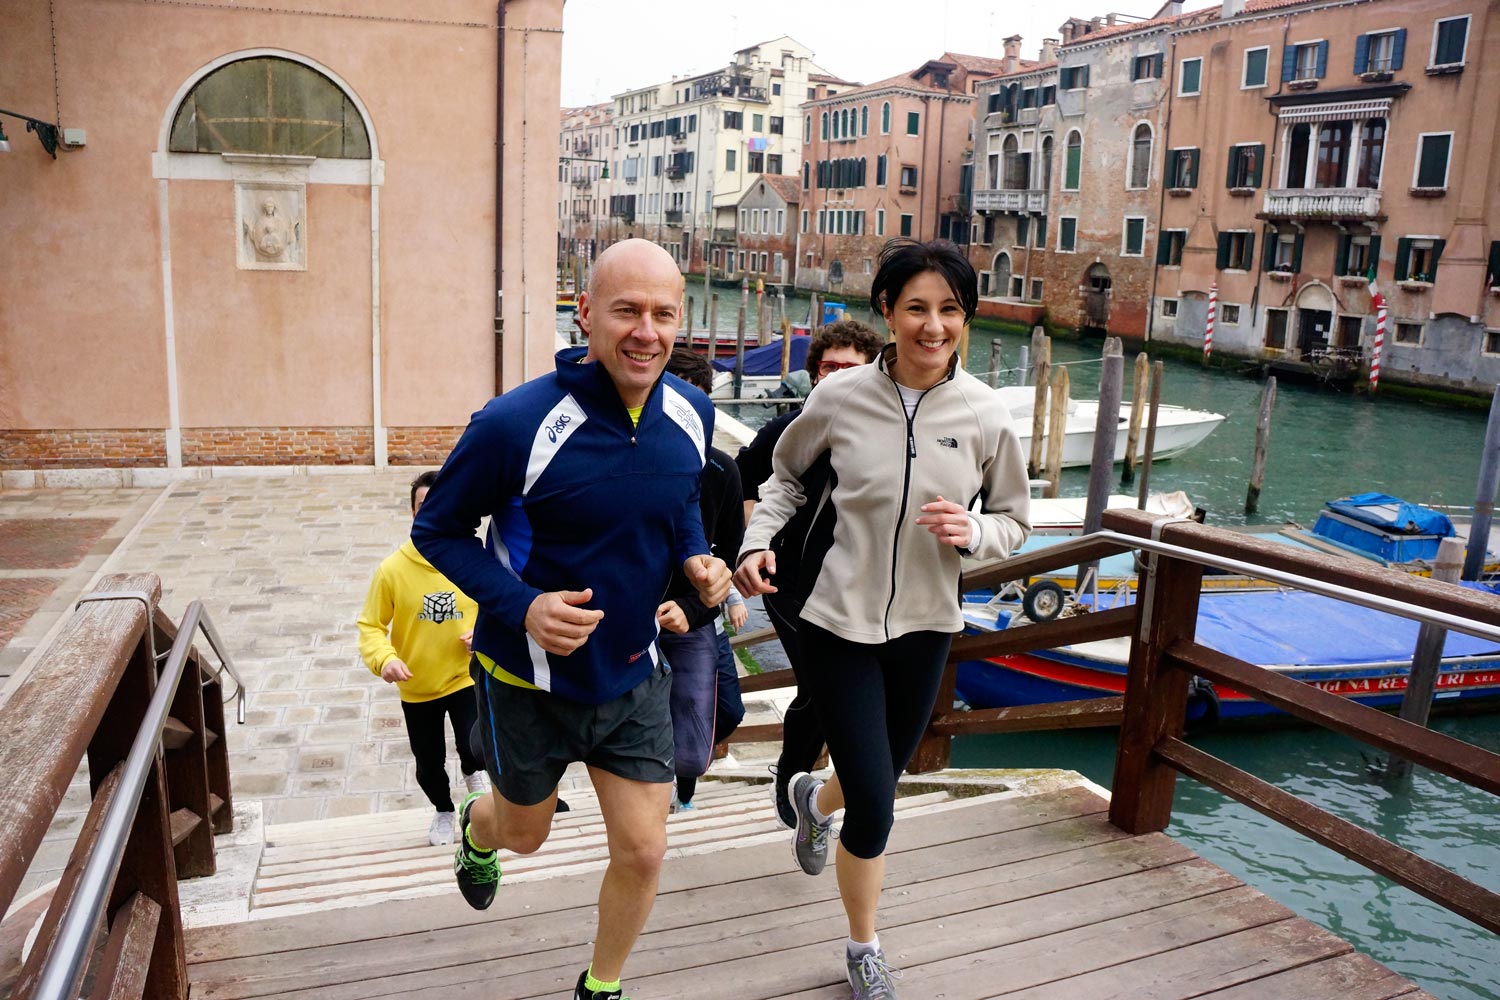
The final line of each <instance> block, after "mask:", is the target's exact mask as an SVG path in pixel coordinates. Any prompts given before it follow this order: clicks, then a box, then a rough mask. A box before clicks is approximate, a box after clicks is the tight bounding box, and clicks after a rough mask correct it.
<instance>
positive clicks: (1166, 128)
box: [1146, 38, 1192, 344]
mask: <svg viewBox="0 0 1500 1000" xmlns="http://www.w3.org/2000/svg"><path fill="white" fill-rule="evenodd" d="M1167 63H1168V65H1167V113H1166V115H1165V116H1164V117H1165V119H1166V122H1165V124H1164V125H1163V126H1162V130H1161V149H1162V152H1163V153H1164V154H1166V156H1169V155H1171V150H1172V102H1173V99H1174V95H1175V94H1176V92H1177V39H1175V38H1174V39H1172V49H1171V51H1170V52H1169V53H1168V58H1167ZM1166 156H1163V157H1162V164H1163V167H1164V168H1165V164H1166V162H1167V160H1166ZM1160 187H1161V194H1159V195H1157V203H1156V245H1157V246H1158V247H1160V246H1161V240H1162V225H1161V224H1162V220H1163V219H1164V218H1165V216H1166V214H1167V178H1166V177H1165V176H1163V177H1162V179H1161V185H1160ZM1191 231H1192V230H1191V229H1190V230H1189V232H1191ZM1182 242H1183V244H1184V245H1186V243H1187V240H1186V239H1184V240H1183V241H1182ZM1158 252H1159V251H1158ZM1177 274H1178V287H1177V294H1178V295H1179V296H1181V295H1182V285H1181V276H1182V272H1181V271H1180V270H1179V271H1178V272H1177ZM1160 275H1161V265H1160V264H1157V265H1156V266H1155V267H1153V268H1152V269H1151V297H1150V298H1148V299H1147V300H1146V343H1148V344H1149V343H1151V326H1152V324H1154V323H1155V322H1156V281H1157V278H1158V277H1159V276H1160Z"/></svg>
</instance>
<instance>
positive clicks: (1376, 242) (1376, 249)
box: [1369, 236, 1380, 274]
mask: <svg viewBox="0 0 1500 1000" xmlns="http://www.w3.org/2000/svg"><path fill="white" fill-rule="evenodd" d="M1369 256H1370V264H1369V266H1370V267H1372V268H1374V269H1375V271H1376V273H1377V274H1378V273H1379V272H1380V237H1379V236H1371V237H1370V255H1369Z"/></svg>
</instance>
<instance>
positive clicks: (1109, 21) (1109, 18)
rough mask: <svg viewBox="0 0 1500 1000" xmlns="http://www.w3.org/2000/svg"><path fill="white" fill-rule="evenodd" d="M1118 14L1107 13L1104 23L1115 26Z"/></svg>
mask: <svg viewBox="0 0 1500 1000" xmlns="http://www.w3.org/2000/svg"><path fill="white" fill-rule="evenodd" d="M1116 16H1117V15H1115V14H1106V15H1104V23H1105V24H1107V25H1109V26H1110V27H1111V28H1113V27H1114V26H1115V17H1116Z"/></svg>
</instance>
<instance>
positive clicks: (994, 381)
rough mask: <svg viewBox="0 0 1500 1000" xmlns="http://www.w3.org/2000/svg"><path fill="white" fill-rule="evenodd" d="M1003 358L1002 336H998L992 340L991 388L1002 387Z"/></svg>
mask: <svg viewBox="0 0 1500 1000" xmlns="http://www.w3.org/2000/svg"><path fill="white" fill-rule="evenodd" d="M1002 362H1003V359H1002V357H1001V354H1000V338H999V337H996V338H995V339H994V340H992V341H990V388H991V389H998V388H1000V365H1001V364H1002Z"/></svg>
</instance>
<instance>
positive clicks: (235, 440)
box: [182, 427, 375, 465]
mask: <svg viewBox="0 0 1500 1000" xmlns="http://www.w3.org/2000/svg"><path fill="white" fill-rule="evenodd" d="M182 464H183V465H374V464H375V447H374V443H373V437H372V435H371V432H370V428H368V427H185V428H183V431H182Z"/></svg>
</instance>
